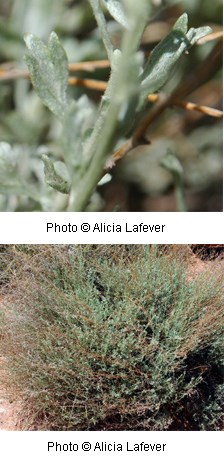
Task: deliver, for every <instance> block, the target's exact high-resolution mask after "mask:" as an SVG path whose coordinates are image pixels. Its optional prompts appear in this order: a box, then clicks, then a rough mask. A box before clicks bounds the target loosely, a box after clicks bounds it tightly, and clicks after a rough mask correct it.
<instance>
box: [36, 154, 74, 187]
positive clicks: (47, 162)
mask: <svg viewBox="0 0 224 467" xmlns="http://www.w3.org/2000/svg"><path fill="white" fill-rule="evenodd" d="M42 161H43V163H44V174H45V181H46V183H48V185H50V186H51V187H52V188H54V189H55V190H57V191H60V192H61V193H65V194H68V193H69V191H70V183H69V181H68V180H66V179H65V178H64V177H63V175H64V174H62V173H61V174H59V173H58V170H59V166H57V170H56V168H55V166H54V163H53V162H52V160H51V159H50V157H49V156H47V155H46V154H43V156H42Z"/></svg>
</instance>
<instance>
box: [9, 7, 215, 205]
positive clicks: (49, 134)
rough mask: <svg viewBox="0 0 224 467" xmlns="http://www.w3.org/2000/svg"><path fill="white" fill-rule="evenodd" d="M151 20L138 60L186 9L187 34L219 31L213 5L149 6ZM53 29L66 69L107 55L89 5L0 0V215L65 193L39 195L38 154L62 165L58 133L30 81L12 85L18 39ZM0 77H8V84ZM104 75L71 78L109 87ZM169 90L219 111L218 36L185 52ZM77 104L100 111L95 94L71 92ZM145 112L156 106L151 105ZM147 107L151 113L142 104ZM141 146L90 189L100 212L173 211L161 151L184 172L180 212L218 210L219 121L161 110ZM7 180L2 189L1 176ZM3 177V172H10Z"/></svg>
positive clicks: (20, 46) (56, 201)
mask: <svg viewBox="0 0 224 467" xmlns="http://www.w3.org/2000/svg"><path fill="white" fill-rule="evenodd" d="M151 3H152V10H153V14H152V17H151V20H150V22H149V24H148V26H147V28H146V30H145V33H144V36H143V38H142V44H141V50H142V51H143V52H144V53H145V55H146V57H147V56H148V55H149V54H150V51H151V50H152V49H153V48H154V47H155V45H156V44H157V43H158V41H160V40H161V39H162V38H163V37H164V36H165V35H167V34H168V33H169V31H170V30H171V28H172V25H173V24H174V22H175V21H176V19H177V18H178V17H179V16H180V15H181V14H182V13H183V12H184V11H186V12H187V13H188V15H189V27H199V26H203V25H209V26H211V27H212V30H213V32H217V33H219V32H221V31H222V1H221V0H213V1H212V2H211V1H210V0H185V1H173V0H154V1H153V0H151ZM108 27H109V29H110V32H111V35H112V37H113V42H114V44H115V45H117V46H119V43H120V38H121V34H122V30H121V26H119V25H118V24H117V23H115V22H114V21H113V20H112V18H111V17H110V16H109V15H108ZM52 30H55V31H56V32H57V34H58V35H59V38H60V40H61V42H62V44H63V46H64V47H65V49H66V52H67V54H68V59H69V62H70V63H76V62H80V61H86V60H99V59H104V58H107V57H106V54H105V50H104V47H103V44H102V42H101V38H100V36H99V33H98V31H97V29H96V24H95V20H94V17H93V15H92V11H91V8H90V6H89V3H88V1H85V0H84V1H80V0H63V1H62V0H60V1H57V0H56V1H55V0H1V2H0V142H2V143H3V144H0V170H1V175H0V210H1V211H35V210H36V211H39V210H45V211H51V210H61V206H62V205H63V202H62V199H61V197H63V196H64V195H62V194H59V193H57V192H55V191H54V190H53V189H51V188H50V187H49V188H48V187H47V188H46V186H45V183H44V175H43V164H42V161H41V159H40V156H41V154H42V153H43V152H48V153H50V154H52V157H54V158H55V160H60V159H61V158H62V154H61V147H60V132H61V127H60V125H59V123H58V121H56V120H55V118H54V117H53V116H52V114H50V112H49V111H48V109H46V108H45V107H44V106H43V105H42V103H41V101H40V100H39V98H38V97H37V95H36V93H35V92H34V91H33V89H32V87H31V85H30V83H29V81H28V80H26V79H24V78H21V79H13V78H14V76H13V75H15V72H16V71H18V70H19V71H21V70H24V69H26V67H25V63H24V58H23V57H24V53H25V45H24V41H23V36H24V34H25V33H33V34H36V35H37V36H38V37H40V38H41V39H43V40H47V38H48V36H49V33H50V32H51V31H52ZM6 73H7V79H6ZM108 73H109V70H108V69H100V70H97V71H95V72H91V73H90V72H89V73H88V72H85V73H84V72H79V73H76V76H80V77H90V78H93V79H100V80H104V81H107V79H108ZM174 90H178V91H177V95H178V98H179V99H182V100H184V101H190V102H194V103H196V104H198V105H206V106H210V107H213V108H215V109H220V110H221V106H222V38H221V36H220V35H219V34H217V36H215V38H214V39H213V40H210V41H206V42H204V43H203V44H201V45H197V46H194V47H193V48H192V49H191V50H190V52H189V55H186V54H185V55H184V56H183V57H182V59H181V62H180V65H179V66H178V67H177V70H176V72H175V74H174V76H172V78H171V80H170V81H169V83H168V84H167V85H166V87H165V88H164V89H163V91H164V92H167V93H170V92H172V91H174ZM69 92H70V93H71V95H73V96H74V97H75V98H77V97H79V96H80V95H82V94H83V93H84V92H85V93H86V94H87V95H88V97H90V98H91V99H92V102H93V104H94V105H98V103H99V101H100V97H101V93H100V92H99V91H94V90H91V89H89V90H87V89H83V88H81V87H70V89H69ZM150 105H151V106H152V107H153V105H154V104H150ZM149 108H150V107H149ZM147 136H148V138H149V140H150V142H151V144H149V145H147V146H146V145H145V146H139V147H138V148H137V149H135V150H133V151H131V152H130V153H129V154H128V155H127V156H125V157H124V159H123V160H121V161H120V162H119V163H117V164H116V167H114V168H113V169H112V171H111V175H112V179H111V181H109V182H108V183H106V184H105V185H103V186H102V187H99V188H98V197H99V199H100V206H101V209H102V210H104V211H177V210H178V204H177V199H176V194H175V187H174V180H173V176H172V174H171V173H170V172H169V171H168V170H167V169H165V168H164V167H162V166H161V161H162V160H163V158H164V156H165V155H166V152H167V150H169V151H171V152H172V153H174V154H175V155H176V156H177V158H178V160H179V161H180V163H181V165H182V167H183V183H184V197H185V203H186V207H187V210H188V211H222V209H223V169H222V159H223V157H222V120H221V119H220V118H215V117H211V116H208V115H204V114H202V113H199V112H196V111H189V110H186V109H183V108H179V107H173V108H169V109H166V111H165V112H163V113H162V114H161V115H160V116H159V117H158V118H157V119H155V120H154V121H153V123H152V124H151V125H150V128H149V130H148V135H147ZM7 170H8V173H11V180H12V183H11V185H10V186H8V185H7V187H6V186H5V185H4V180H5V173H6V171H7ZM10 171H11V172H10ZM19 178H20V179H25V180H27V181H28V182H29V183H32V184H33V186H35V189H36V190H37V191H38V192H39V193H40V198H41V203H40V202H39V201H38V200H35V199H32V197H29V195H27V194H24V193H23V192H22V191H20V190H19V186H18V187H17V185H18V183H17V182H18V179H19Z"/></svg>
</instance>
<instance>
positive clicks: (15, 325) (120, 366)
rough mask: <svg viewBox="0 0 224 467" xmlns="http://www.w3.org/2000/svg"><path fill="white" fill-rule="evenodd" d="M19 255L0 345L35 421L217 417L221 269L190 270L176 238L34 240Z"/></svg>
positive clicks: (145, 422) (151, 426) (188, 425)
mask: <svg viewBox="0 0 224 467" xmlns="http://www.w3.org/2000/svg"><path fill="white" fill-rule="evenodd" d="M182 250H183V253H184V252H186V251H188V248H187V247H186V248H185V247H184V246H182ZM15 254H16V256H17V274H16V278H14V280H13V285H12V290H11V294H9V295H8V303H6V305H5V307H6V309H5V313H4V316H3V318H2V319H3V322H4V323H3V330H4V332H3V335H4V336H5V338H3V340H2V344H1V346H2V349H3V353H4V354H7V359H8V362H9V367H10V369H11V371H10V378H9V380H10V386H11V387H13V388H14V390H16V391H17V392H19V393H20V394H21V396H22V398H23V400H25V401H26V408H27V412H28V413H29V417H28V421H29V424H30V425H29V426H30V427H34V428H38V429H51V430H98V429H99V430H135V429H141V430H170V429H174V430H175V429H181V430H204V429H219V428H220V426H221V422H220V417H221V390H222V384H221V383H222V376H221V358H222V351H223V343H222V337H223V334H222V332H223V330H222V324H223V310H224V306H223V305H224V303H223V301H224V300H223V296H224V295H223V276H221V273H220V274H219V277H217V276H216V275H211V273H209V274H208V273H207V274H206V275H205V274H201V275H200V276H197V277H195V278H194V279H193V280H189V278H188V277H187V264H188V254H186V255H184V259H182V258H181V255H180V246H177V248H175V247H174V248H170V249H168V251H167V253H165V252H163V253H161V248H157V247H155V246H152V247H150V246H142V245H114V246H113V245H83V246H77V245H68V246H57V245H55V246H35V245H31V246H30V247H29V246H26V247H25V248H24V247H23V246H19V247H17V249H16V253H15ZM7 309H10V312H9V311H8V312H7Z"/></svg>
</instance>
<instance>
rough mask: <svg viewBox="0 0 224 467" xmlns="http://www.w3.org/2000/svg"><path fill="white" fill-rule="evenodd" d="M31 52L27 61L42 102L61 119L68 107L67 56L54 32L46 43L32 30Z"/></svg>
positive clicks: (29, 37)
mask: <svg viewBox="0 0 224 467" xmlns="http://www.w3.org/2000/svg"><path fill="white" fill-rule="evenodd" d="M25 42H26V46H27V48H28V51H29V52H28V53H27V54H26V56H25V59H26V63H27V66H28V69H29V72H30V74H31V81H32V83H33V86H34V89H35V91H36V93H37V94H38V96H39V97H40V99H41V100H42V102H43V103H44V104H45V105H46V106H47V107H48V108H49V109H50V110H51V112H53V113H54V114H55V115H56V116H57V117H58V118H59V119H62V118H63V115H64V113H65V110H66V107H67V102H68V98H67V81H68V59H67V55H66V52H65V50H64V48H63V47H62V45H61V44H60V42H59V39H58V37H57V35H56V34H55V32H52V33H51V35H50V37H49V41H48V45H47V46H46V45H45V44H44V43H43V42H42V41H41V40H40V39H39V38H38V37H36V36H34V35H33V34H27V35H26V36H25Z"/></svg>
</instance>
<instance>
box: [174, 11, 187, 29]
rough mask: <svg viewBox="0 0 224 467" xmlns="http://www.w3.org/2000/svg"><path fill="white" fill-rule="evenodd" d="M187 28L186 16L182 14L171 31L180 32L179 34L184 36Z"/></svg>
mask: <svg viewBox="0 0 224 467" xmlns="http://www.w3.org/2000/svg"><path fill="white" fill-rule="evenodd" d="M187 27H188V16H187V13H183V14H182V15H181V16H180V17H179V18H178V20H177V21H176V23H175V24H174V26H173V30H175V31H181V32H183V33H184V34H186V33H187Z"/></svg>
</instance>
